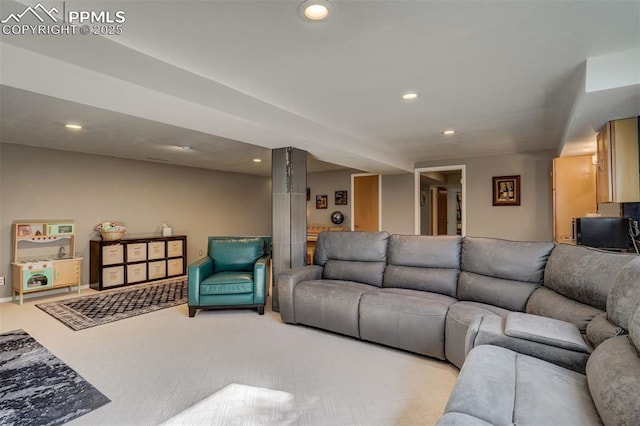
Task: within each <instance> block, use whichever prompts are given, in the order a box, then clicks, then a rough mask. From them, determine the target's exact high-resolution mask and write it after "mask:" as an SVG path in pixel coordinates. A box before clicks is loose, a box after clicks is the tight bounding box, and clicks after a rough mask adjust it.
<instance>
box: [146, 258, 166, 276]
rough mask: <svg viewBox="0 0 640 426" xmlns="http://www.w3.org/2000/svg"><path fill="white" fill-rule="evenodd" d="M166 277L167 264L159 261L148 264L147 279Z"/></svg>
mask: <svg viewBox="0 0 640 426" xmlns="http://www.w3.org/2000/svg"><path fill="white" fill-rule="evenodd" d="M166 276H167V262H166V261H164V260H159V261H156V262H149V279H150V280H157V279H160V278H164V277H166Z"/></svg>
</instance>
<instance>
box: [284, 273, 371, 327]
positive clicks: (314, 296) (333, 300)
mask: <svg viewBox="0 0 640 426" xmlns="http://www.w3.org/2000/svg"><path fill="white" fill-rule="evenodd" d="M374 289H376V287H373V286H370V285H367V284H361V283H357V282H353V281H340V280H324V279H323V280H311V281H303V282H301V283H299V284H298V285H296V286H295V288H294V290H293V306H294V317H295V320H296V322H297V323H299V324H305V325H310V326H312V327H317V328H322V329H324V330H329V331H333V332H335V333H340V334H346V335H347V336H353V337H360V330H359V326H358V307H359V305H360V298H361V297H362V295H363V294H364V293H366V292H367V291H371V290H374Z"/></svg>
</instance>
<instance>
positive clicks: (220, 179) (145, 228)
mask: <svg viewBox="0 0 640 426" xmlns="http://www.w3.org/2000/svg"><path fill="white" fill-rule="evenodd" d="M30 219H34V220H38V219H73V220H74V221H75V223H76V228H77V237H76V254H77V255H78V256H82V257H84V260H83V262H82V283H83V284H87V283H88V282H89V278H88V277H89V240H90V239H92V238H99V236H98V234H97V233H95V232H94V231H93V226H94V225H96V224H97V223H99V222H102V221H105V220H116V221H121V222H124V223H125V225H126V226H127V231H128V235H129V236H136V235H140V236H142V235H145V236H146V235H157V236H159V235H160V230H161V224H162V222H166V223H168V224H169V225H171V226H172V228H173V234H174V235H178V234H181V235H187V261H188V262H192V261H195V260H196V259H198V258H199V251H200V250H203V251H204V252H205V253H206V245H207V237H208V236H209V235H234V234H238V235H271V179H270V177H259V176H251V175H246V174H239V173H227V172H216V171H212V170H204V169H196V168H189V167H180V166H171V165H164V164H156V163H150V162H144V161H134V160H124V159H118V158H113V157H104V156H97V155H89V154H81V153H73V152H65V151H56V150H49V149H42V148H33V147H27V146H20V145H13V144H6V143H5V144H0V275H4V276H6V277H9V273H10V272H9V270H10V263H11V260H12V256H13V253H12V252H13V242H12V226H11V225H12V223H13V222H14V221H16V220H30ZM10 295H11V286H10V285H8V284H7V285H6V286H5V287H4V288H2V287H0V297H7V296H10Z"/></svg>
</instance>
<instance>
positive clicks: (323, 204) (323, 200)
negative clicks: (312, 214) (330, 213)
mask: <svg viewBox="0 0 640 426" xmlns="http://www.w3.org/2000/svg"><path fill="white" fill-rule="evenodd" d="M327 200H328V197H327V196H326V195H316V209H326V208H327V204H328V202H327Z"/></svg>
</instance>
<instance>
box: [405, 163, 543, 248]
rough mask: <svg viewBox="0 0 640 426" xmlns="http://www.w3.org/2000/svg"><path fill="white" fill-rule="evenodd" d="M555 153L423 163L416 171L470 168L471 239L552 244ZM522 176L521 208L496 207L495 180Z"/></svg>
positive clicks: (469, 225)
mask: <svg viewBox="0 0 640 426" xmlns="http://www.w3.org/2000/svg"><path fill="white" fill-rule="evenodd" d="M554 156H555V151H552V150H545V151H533V152H528V153H520V154H503V155H493V156H486V157H474V158H462V159H458V160H448V161H434V162H420V163H416V164H415V167H416V168H423V167H435V166H446V165H458V164H464V165H466V172H467V207H466V212H467V235H471V236H483V237H496V238H506V239H512V240H528V241H551V240H552V238H553V229H552V224H553V222H552V214H553V213H552V199H551V180H550V171H551V160H552V159H553V157H554ZM508 175H520V176H521V191H522V194H521V205H520V206H500V207H494V206H493V205H492V180H491V178H492V177H493V176H508Z"/></svg>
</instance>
